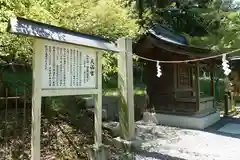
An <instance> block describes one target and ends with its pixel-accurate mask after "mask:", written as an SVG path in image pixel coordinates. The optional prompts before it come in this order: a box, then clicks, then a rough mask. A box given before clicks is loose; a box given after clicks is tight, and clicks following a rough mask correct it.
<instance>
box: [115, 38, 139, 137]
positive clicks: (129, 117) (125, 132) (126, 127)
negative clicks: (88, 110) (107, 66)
mask: <svg viewBox="0 0 240 160" xmlns="http://www.w3.org/2000/svg"><path fill="white" fill-rule="evenodd" d="M118 47H119V48H120V49H121V50H122V51H121V52H119V54H118V68H119V72H118V88H119V90H120V98H121V99H120V101H121V103H120V104H121V106H120V113H119V116H120V118H119V121H120V127H121V132H122V136H123V138H124V139H125V140H132V139H133V138H134V136H135V118H134V89H133V57H132V40H131V39H128V38H121V39H119V40H118Z"/></svg>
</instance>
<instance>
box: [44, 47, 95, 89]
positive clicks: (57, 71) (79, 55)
mask: <svg viewBox="0 0 240 160" xmlns="http://www.w3.org/2000/svg"><path fill="white" fill-rule="evenodd" d="M96 60H97V58H96V51H94V50H92V49H89V48H83V47H81V48H74V47H64V46H61V45H59V46H58V45H50V44H46V45H45V46H44V56H43V63H44V64H43V66H44V67H43V73H42V75H43V76H42V88H43V89H54V88H56V89H60V88H65V89H66V88H96V78H97V77H96V71H97V68H96V66H97V65H96V64H97V62H96Z"/></svg>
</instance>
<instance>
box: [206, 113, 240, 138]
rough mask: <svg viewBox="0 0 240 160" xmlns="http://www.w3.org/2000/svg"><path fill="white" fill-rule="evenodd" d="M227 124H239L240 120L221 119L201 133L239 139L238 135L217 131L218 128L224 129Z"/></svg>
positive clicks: (232, 118)
mask: <svg viewBox="0 0 240 160" xmlns="http://www.w3.org/2000/svg"><path fill="white" fill-rule="evenodd" d="M229 123H234V124H240V118H235V117H222V118H221V120H220V121H218V122H217V123H215V124H213V125H212V126H209V127H208V128H206V129H204V130H203V131H205V132H209V133H213V134H217V135H222V136H227V137H233V138H238V139H240V134H232V133H224V132H220V131H218V130H219V129H220V128H222V127H224V126H225V125H226V124H229Z"/></svg>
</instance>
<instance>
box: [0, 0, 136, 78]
mask: <svg viewBox="0 0 240 160" xmlns="http://www.w3.org/2000/svg"><path fill="white" fill-rule="evenodd" d="M134 14H135V13H134V10H133V9H132V6H126V3H125V1H122V0H88V1H86V0H48V1H47V0H39V1H35V0H18V1H17V0H16V1H11V0H0V31H1V32H0V63H11V62H14V63H20V64H31V58H32V42H33V39H32V38H27V37H23V36H16V35H11V34H9V33H7V32H6V28H7V22H8V20H9V18H10V17H14V16H21V17H24V18H28V19H32V20H37V21H41V22H44V23H48V24H52V25H57V26H60V27H64V28H68V29H72V30H75V31H80V32H84V33H89V34H94V35H100V36H103V37H106V38H109V39H112V40H116V39H117V38H119V37H134V36H135V35H136V34H137V32H138V25H137V23H136V20H135V19H134V18H133V17H134ZM103 64H104V70H103V72H104V73H103V76H104V80H108V77H109V76H111V75H112V74H114V72H116V59H115V55H113V54H105V55H104V59H103Z"/></svg>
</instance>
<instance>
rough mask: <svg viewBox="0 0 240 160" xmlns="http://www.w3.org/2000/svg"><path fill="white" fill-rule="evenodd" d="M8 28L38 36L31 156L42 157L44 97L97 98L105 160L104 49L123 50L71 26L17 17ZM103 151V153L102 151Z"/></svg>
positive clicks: (100, 156) (98, 129)
mask: <svg viewBox="0 0 240 160" xmlns="http://www.w3.org/2000/svg"><path fill="white" fill-rule="evenodd" d="M8 31H9V32H11V33H14V34H21V35H27V36H33V37H35V38H36V39H35V42H34V47H33V52H34V53H33V95H32V133H31V134H32V137H31V159H32V160H40V133H41V104H42V102H41V99H42V97H51V96H74V95H93V96H94V97H95V112H94V114H95V116H94V117H95V119H94V121H95V122H94V124H95V135H94V140H95V145H94V151H95V153H94V156H95V159H97V160H105V159H106V158H104V155H103V153H104V152H102V151H100V150H101V149H103V147H102V64H101V57H102V50H105V51H113V52H119V50H118V49H117V47H116V46H115V45H114V44H112V43H111V42H109V41H108V40H106V39H104V38H101V37H96V36H91V35H87V34H82V33H79V32H74V31H70V30H67V29H63V28H59V27H55V26H51V25H47V24H44V23H40V22H35V21H31V20H27V19H23V18H13V19H11V20H10V22H9V27H8ZM99 153H100V154H99Z"/></svg>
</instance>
